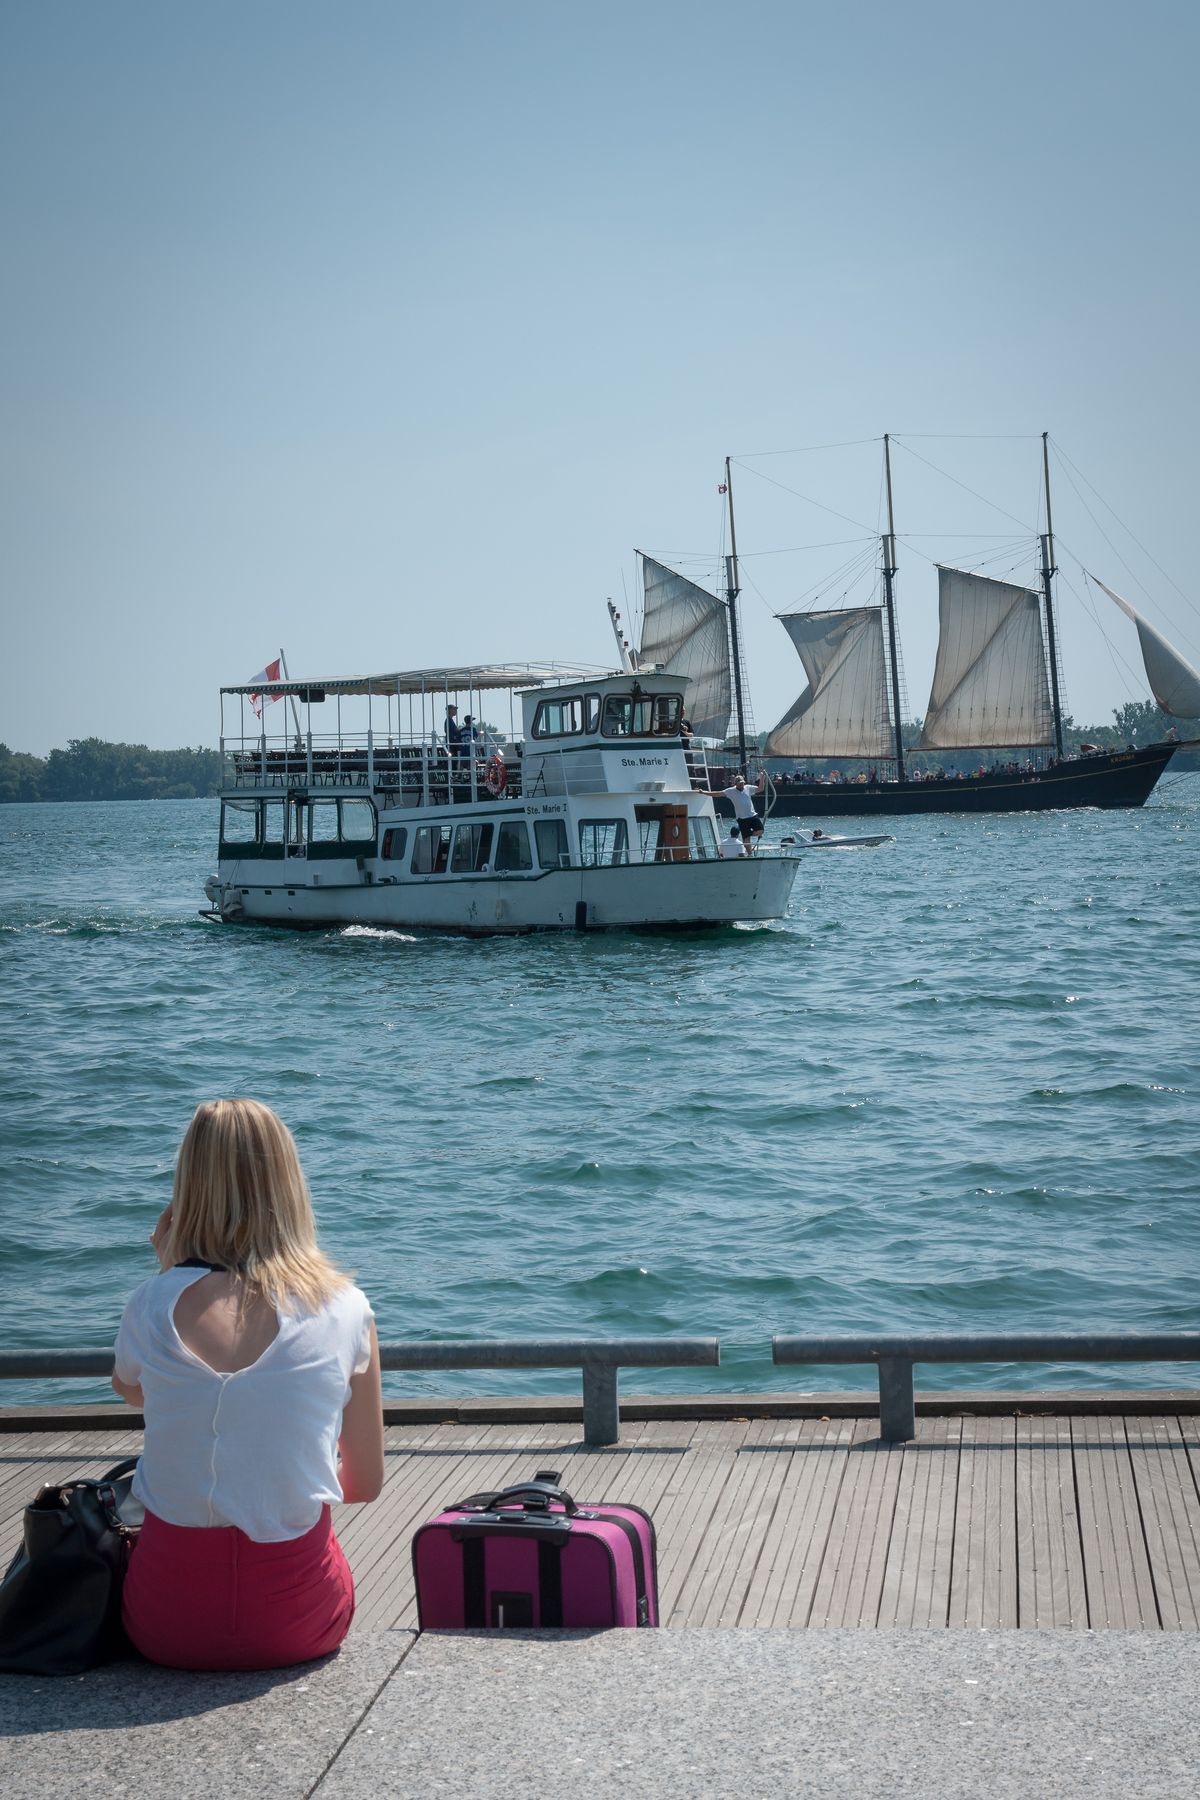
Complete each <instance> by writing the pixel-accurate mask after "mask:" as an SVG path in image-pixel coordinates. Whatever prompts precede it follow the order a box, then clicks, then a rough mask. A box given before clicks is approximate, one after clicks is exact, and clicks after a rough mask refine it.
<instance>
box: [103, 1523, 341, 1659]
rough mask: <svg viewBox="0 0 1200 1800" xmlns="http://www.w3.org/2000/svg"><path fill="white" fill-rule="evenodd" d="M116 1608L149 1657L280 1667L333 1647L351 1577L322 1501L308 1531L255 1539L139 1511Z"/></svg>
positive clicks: (232, 1530)
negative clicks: (274, 1540) (281, 1538)
mask: <svg viewBox="0 0 1200 1800" xmlns="http://www.w3.org/2000/svg"><path fill="white" fill-rule="evenodd" d="M122 1616H123V1619H124V1623H125V1630H126V1631H127V1632H128V1634H129V1637H130V1638H131V1640H132V1642H133V1644H134V1646H135V1648H136V1649H138V1650H140V1651H141V1653H142V1655H143V1656H145V1657H147V1658H148V1659H149V1660H150V1661H151V1662H156V1663H165V1664H166V1665H167V1666H168V1667H169V1668H173V1669H281V1668H285V1667H287V1665H288V1664H289V1663H300V1662H311V1661H312V1659H313V1658H314V1657H317V1656H326V1655H327V1654H328V1653H329V1651H331V1650H336V1649H337V1647H338V1645H339V1644H340V1643H341V1641H342V1639H343V1638H344V1637H345V1635H346V1633H347V1632H348V1631H349V1629H350V1621H351V1620H352V1619H353V1617H354V1580H353V1577H352V1576H351V1574H350V1570H349V1568H348V1566H347V1563H346V1558H345V1557H344V1555H343V1554H342V1547H341V1545H340V1544H339V1543H338V1541H337V1538H336V1537H335V1536H334V1534H333V1527H332V1525H331V1524H330V1521H329V1508H328V1507H327V1506H326V1507H323V1508H322V1509H321V1517H320V1518H319V1519H318V1520H317V1523H316V1524H315V1525H314V1526H313V1528H312V1530H311V1531H306V1532H305V1534H304V1536H303V1537H298V1538H290V1539H288V1540H287V1541H286V1542H284V1543H281V1544H256V1543H255V1542H254V1540H253V1538H248V1537H247V1536H246V1534H245V1532H242V1531H239V1530H238V1529H237V1527H236V1526H233V1525H221V1526H214V1527H212V1528H210V1529H198V1528H196V1527H193V1526H187V1525H168V1524H167V1523H166V1521H165V1520H163V1519H159V1518H156V1517H155V1515H154V1514H153V1513H150V1512H148V1513H147V1514H146V1523H145V1524H144V1525H143V1527H142V1529H141V1532H140V1533H139V1535H138V1541H137V1544H136V1546H135V1547H134V1551H133V1554H132V1556H131V1557H130V1560H129V1570H128V1573H127V1574H126V1577H125V1591H124V1596H123V1600H122Z"/></svg>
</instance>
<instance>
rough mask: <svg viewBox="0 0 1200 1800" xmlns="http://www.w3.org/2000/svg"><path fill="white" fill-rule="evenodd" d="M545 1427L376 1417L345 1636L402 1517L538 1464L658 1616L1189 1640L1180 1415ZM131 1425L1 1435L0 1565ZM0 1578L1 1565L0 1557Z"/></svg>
mask: <svg viewBox="0 0 1200 1800" xmlns="http://www.w3.org/2000/svg"><path fill="white" fill-rule="evenodd" d="M577 1433H578V1427H577V1426H572V1425H570V1424H563V1423H561V1422H559V1423H546V1424H537V1423H520V1422H510V1423H505V1424H483V1423H472V1424H425V1425H411V1426H394V1427H390V1428H389V1430H388V1432H387V1478H386V1482H385V1486H384V1491H383V1494H382V1495H381V1496H380V1499H379V1500H378V1501H376V1502H375V1503H374V1504H373V1505H371V1506H361V1507H360V1506H354V1507H344V1508H341V1509H339V1513H338V1518H337V1529H338V1534H339V1536H340V1538H341V1540H342V1543H343V1545H344V1546H345V1549H346V1553H347V1556H348V1558H349V1560H350V1564H351V1567H352V1568H353V1570H354V1574H355V1581H356V1584H357V1588H358V1596H359V1609H358V1615H357V1618H356V1629H364V1628H368V1629H369V1628H372V1627H376V1628H377V1627H380V1626H384V1625H412V1624H415V1623H416V1606H415V1596H414V1593H413V1586H412V1571H411V1559H410V1545H411V1540H412V1536H413V1533H414V1532H415V1531H416V1529H417V1527H418V1526H419V1525H420V1524H421V1523H422V1522H423V1521H424V1520H425V1519H427V1518H429V1517H431V1516H432V1515H433V1514H434V1513H436V1512H438V1511H439V1510H441V1508H442V1507H443V1506H446V1505H449V1504H451V1503H452V1502H453V1501H454V1500H456V1499H460V1498H462V1497H463V1496H464V1495H466V1494H468V1493H474V1492H478V1491H480V1490H482V1489H485V1488H490V1487H503V1486H506V1485H508V1484H509V1483H511V1482H514V1481H518V1480H522V1479H528V1478H530V1477H531V1476H532V1475H533V1474H534V1473H535V1471H536V1470H538V1469H543V1468H551V1469H557V1470H559V1471H560V1472H561V1474H562V1478H563V1484H564V1485H565V1486H566V1487H567V1488H568V1489H569V1490H570V1491H571V1492H572V1493H574V1495H575V1497H576V1499H577V1500H579V1501H580V1502H581V1503H587V1502H588V1501H604V1500H628V1501H632V1502H634V1503H635V1504H638V1505H641V1506H644V1507H645V1508H646V1509H647V1511H649V1512H650V1513H651V1515H652V1516H653V1518H654V1521H655V1525H656V1527H657V1532H658V1541H659V1578H660V1579H659V1590H660V1603H661V1610H662V1618H663V1622H664V1623H665V1624H671V1625H674V1626H682V1627H687V1626H699V1625H706V1626H733V1625H747V1626H752V1625H756V1626H775V1627H792V1628H804V1627H818V1628H819V1627H827V1626H863V1627H872V1628H873V1627H876V1626H879V1627H883V1628H896V1629H912V1628H914V1627H916V1628H925V1629H929V1628H938V1629H944V1628H946V1627H947V1626H951V1627H959V1628H961V1627H975V1628H980V1627H982V1628H987V1629H1000V1628H1011V1627H1015V1626H1021V1627H1026V1628H1034V1629H1038V1628H1040V1629H1046V1628H1055V1629H1062V1628H1074V1629H1085V1628H1087V1627H1089V1626H1090V1627H1091V1628H1093V1629H1096V1628H1103V1627H1106V1626H1114V1627H1119V1628H1123V1629H1140V1630H1157V1629H1160V1628H1162V1629H1164V1630H1169V1631H1195V1630H1197V1629H1200V1425H1198V1422H1197V1421H1196V1420H1195V1419H1192V1418H1185V1419H1182V1420H1181V1419H1179V1418H1178V1417H1175V1416H1173V1415H1161V1416H1158V1415H1156V1416H1153V1417H1150V1416H1147V1417H1142V1416H1136V1417H1135V1416H1130V1417H1127V1418H1122V1417H1119V1416H1113V1417H1107V1416H1101V1417H1095V1418H1084V1417H1080V1416H1065V1415H1060V1416H1035V1417H1017V1418H1013V1417H1007V1416H1003V1417H978V1416H974V1415H969V1414H963V1415H956V1416H953V1417H949V1418H927V1419H921V1420H920V1421H919V1423H918V1433H917V1436H916V1438H915V1439H913V1440H912V1441H911V1442H909V1443H906V1444H890V1445H889V1444H884V1443H882V1442H881V1441H880V1439H879V1437H878V1425H877V1423H876V1421H874V1420H872V1419H858V1420H854V1419H824V1420H822V1419H755V1420H747V1419H726V1420H723V1421H706V1422H704V1423H702V1424H701V1423H697V1422H696V1421H686V1420H685V1421H672V1420H657V1421H644V1422H631V1423H630V1424H628V1425H627V1426H626V1427H625V1430H624V1433H623V1436H622V1440H621V1442H620V1443H619V1444H617V1445H614V1446H612V1447H610V1448H604V1449H598V1448H596V1449H593V1448H589V1447H588V1446H586V1445H584V1444H583V1443H581V1442H580V1440H579V1437H578V1435H577ZM139 1446H140V1433H137V1432H128V1433H125V1432H112V1431H106V1432H103V1433H89V1432H85V1431H70V1430H67V1431H64V1432H61V1433H45V1434H36V1433H30V1434H28V1435H26V1436H21V1437H18V1436H16V1435H6V1436H5V1437H4V1438H3V1439H2V1440H0V1558H3V1559H4V1560H7V1557H8V1556H9V1555H11V1552H12V1550H13V1548H14V1547H15V1544H16V1542H17V1541H18V1538H19V1534H20V1525H21V1512H22V1509H23V1507H24V1505H25V1503H26V1502H27V1501H28V1500H29V1499H30V1498H31V1497H32V1495H33V1493H34V1492H35V1491H36V1489H37V1487H38V1486H39V1485H40V1484H41V1483H42V1482H43V1481H46V1480H64V1479H67V1478H68V1477H70V1476H74V1475H82V1474H98V1473H100V1472H101V1471H102V1470H103V1469H105V1468H107V1467H109V1466H110V1465H111V1464H112V1463H114V1462H116V1461H118V1460H119V1458H120V1457H121V1456H122V1455H128V1454H131V1453H135V1452H136V1451H137V1449H138V1448H139ZM0 1566H3V1565H2V1563H0Z"/></svg>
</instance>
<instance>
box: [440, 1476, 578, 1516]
mask: <svg viewBox="0 0 1200 1800" xmlns="http://www.w3.org/2000/svg"><path fill="white" fill-rule="evenodd" d="M522 1498H525V1499H526V1500H527V1501H528V1502H529V1503H530V1504H529V1508H528V1510H530V1511H533V1510H534V1509H535V1508H536V1509H537V1510H539V1511H540V1510H541V1508H543V1507H548V1506H549V1504H550V1502H551V1500H560V1501H561V1502H562V1504H563V1507H564V1509H565V1511H566V1512H567V1514H568V1515H570V1514H572V1513H576V1512H578V1511H579V1508H578V1506H577V1505H576V1503H575V1501H574V1500H572V1498H571V1496H570V1494H568V1493H566V1492H565V1490H564V1489H563V1488H560V1487H556V1486H555V1484H554V1482H552V1481H519V1482H517V1484H516V1485H515V1487H507V1488H494V1489H491V1490H489V1491H488V1492H487V1493H484V1494H469V1495H468V1496H467V1498H466V1499H465V1500H460V1501H459V1502H458V1503H457V1505H456V1506H454V1507H452V1508H450V1510H451V1511H453V1512H491V1511H492V1510H493V1509H494V1508H495V1507H497V1506H504V1505H506V1504H507V1503H508V1502H509V1501H510V1500H520V1499H522Z"/></svg>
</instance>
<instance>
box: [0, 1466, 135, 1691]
mask: <svg viewBox="0 0 1200 1800" xmlns="http://www.w3.org/2000/svg"><path fill="white" fill-rule="evenodd" d="M136 1468H137V1457H136V1456H131V1457H129V1458H128V1459H127V1460H126V1461H125V1462H120V1463H118V1464H117V1465H116V1467H115V1468H112V1469H110V1470H109V1471H108V1473H107V1474H106V1475H102V1476H101V1477H100V1479H99V1480H98V1481H96V1480H88V1479H86V1478H80V1479H79V1480H77V1481H69V1482H66V1483H64V1484H63V1485H62V1486H59V1487H55V1486H47V1487H44V1488H42V1489H41V1490H40V1492H39V1493H38V1494H37V1495H36V1497H35V1498H34V1499H33V1500H31V1501H30V1503H29V1505H28V1506H27V1507H26V1508H25V1520H24V1533H23V1537H22V1542H21V1547H20V1549H19V1550H18V1551H17V1553H16V1555H15V1556H14V1557H13V1559H12V1561H11V1563H9V1565H8V1569H7V1571H6V1573H5V1576H4V1580H3V1581H2V1582H0V1669H2V1670H4V1671H6V1672H7V1673H9V1674H17V1675H78V1674H79V1673H80V1671H81V1670H83V1669H91V1668H94V1667H95V1666H96V1664H97V1663H102V1662H111V1661H112V1660H113V1659H114V1658H115V1657H118V1656H123V1655H130V1654H132V1651H131V1646H130V1644H129V1640H128V1639H127V1638H126V1636H125V1633H124V1631H123V1629H122V1627H121V1586H122V1583H123V1581H124V1579H125V1567H126V1564H127V1563H128V1561H129V1552H130V1549H131V1548H132V1546H133V1542H134V1539H135V1538H136V1536H137V1532H138V1528H139V1527H140V1525H141V1522H142V1507H141V1504H140V1502H139V1501H137V1500H135V1499H134V1498H133V1495H132V1493H131V1492H130V1489H131V1485H132V1481H133V1471H134V1469H136Z"/></svg>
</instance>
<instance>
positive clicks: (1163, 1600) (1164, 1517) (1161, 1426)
mask: <svg viewBox="0 0 1200 1800" xmlns="http://www.w3.org/2000/svg"><path fill="white" fill-rule="evenodd" d="M1124 1423H1125V1439H1126V1442H1127V1443H1128V1445H1129V1459H1130V1463H1131V1464H1132V1468H1133V1477H1134V1486H1135V1488H1136V1490H1137V1496H1138V1505H1139V1508H1140V1511H1141V1516H1142V1531H1143V1535H1144V1537H1145V1540H1146V1554H1147V1556H1148V1557H1149V1560H1150V1573H1151V1576H1152V1578H1153V1581H1154V1594H1155V1599H1156V1601H1157V1603H1158V1609H1159V1614H1160V1617H1161V1621H1162V1627H1163V1630H1164V1631H1195V1630H1196V1629H1197V1628H1198V1627H1200V1493H1198V1492H1197V1487H1196V1480H1195V1476H1194V1474H1193V1470H1192V1465H1191V1463H1190V1462H1189V1460H1188V1452H1187V1446H1186V1444H1185V1443H1184V1440H1183V1434H1182V1433H1181V1432H1180V1430H1179V1424H1180V1421H1178V1420H1169V1419H1163V1418H1128V1419H1126V1420H1125V1421H1124ZM1188 1423H1189V1425H1193V1426H1194V1422H1193V1421H1191V1420H1189V1421H1188Z"/></svg>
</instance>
